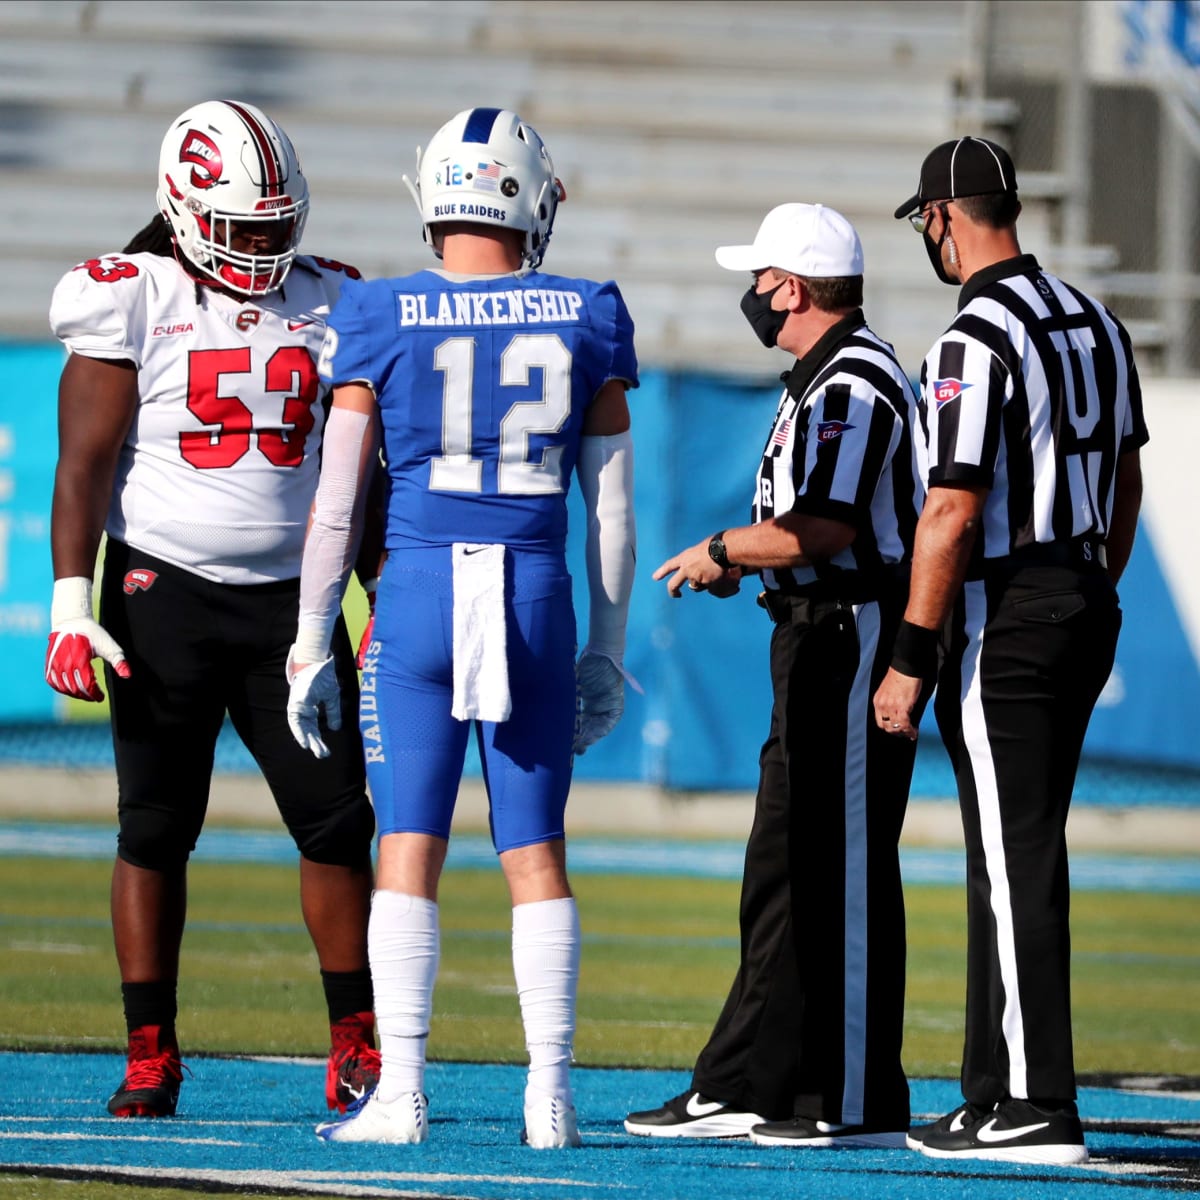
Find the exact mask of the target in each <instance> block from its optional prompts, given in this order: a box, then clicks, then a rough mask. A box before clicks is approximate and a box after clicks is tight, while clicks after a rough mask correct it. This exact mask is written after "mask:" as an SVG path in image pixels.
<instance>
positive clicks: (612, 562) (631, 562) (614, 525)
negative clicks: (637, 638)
mask: <svg viewBox="0 0 1200 1200" xmlns="http://www.w3.org/2000/svg"><path fill="white" fill-rule="evenodd" d="M575 470H576V474H577V475H578V477H579V487H580V490H581V491H582V493H583V500H584V504H585V505H586V508H587V574H588V592H589V594H590V597H591V605H590V613H589V618H590V619H589V623H588V644H587V647H586V648H587V650H590V651H591V652H592V653H594V654H602V655H604V656H606V657H608V658H611V659H612V660H613V662H614V663H616V664H617V666H620V665H621V661H622V658H623V657H624V654H625V622H626V620H627V618H628V616H629V595H630V593H631V592H632V591H633V574H634V568H635V566H636V565H637V529H636V525H635V522H634V515H633V439H632V438H631V437H630V435H629V431H628V430H626V431H625V432H624V433H616V434H610V435H607V436H604V437H584V438H582V439H581V440H580V443H579V460H578V463H577V464H576V468H575Z"/></svg>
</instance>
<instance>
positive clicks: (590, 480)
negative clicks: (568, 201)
mask: <svg viewBox="0 0 1200 1200" xmlns="http://www.w3.org/2000/svg"><path fill="white" fill-rule="evenodd" d="M406 182H407V180H406ZM409 187H410V190H412V192H413V195H414V198H415V199H416V202H417V206H418V208H419V209H420V211H421V217H422V221H423V223H424V233H425V240H426V242H427V243H428V244H429V245H430V247H431V248H432V249H433V252H434V254H435V255H436V256H437V257H438V258H439V259H440V260H441V264H440V266H439V267H431V268H430V269H429V270H425V271H419V272H417V273H416V274H414V275H409V276H406V277H403V278H397V279H385V280H376V281H373V282H370V283H365V284H361V285H356V284H351V285H348V286H347V287H346V288H345V289H344V291H343V293H342V299H341V300H340V301H339V303H338V305H337V307H336V309H335V311H334V312H333V314H332V315H331V317H330V321H329V327H328V334H327V338H326V342H325V349H324V353H323V355H322V360H321V363H320V366H319V370H320V372H321V374H322V376H323V377H324V378H325V379H326V380H327V381H328V382H330V383H332V384H333V387H334V393H333V395H334V400H333V410H332V414H331V417H330V420H329V424H328V427H327V431H326V435H325V452H324V460H323V465H322V473H321V482H320V486H319V489H318V494H317V498H316V502H315V504H314V508H313V516H312V520H311V524H310V530H309V536H308V541H307V544H306V546H305V551H304V563H303V568H302V572H301V598H300V626H299V631H298V634H297V640H296V644H295V646H294V647H293V653H292V656H291V659H290V665H289V677H290V679H291V698H290V702H289V719H290V720H291V723H292V729H293V732H294V733H295V735H296V737H297V740H299V741H301V743H302V744H304V745H307V746H308V747H309V749H311V750H312V751H313V752H314V753H315V754H317V755H318V756H320V755H322V754H323V753H324V744H323V737H322V729H321V724H320V720H321V716H320V714H321V711H322V710H323V711H324V717H325V720H326V721H327V723H328V727H329V728H331V729H333V728H337V727H338V723H339V721H340V711H339V700H338V685H337V679H336V677H335V675H334V672H333V666H332V662H331V659H330V651H329V644H330V643H329V639H330V632H331V630H332V629H333V626H334V622H335V620H336V617H337V614H338V612H339V610H340V602H341V596H342V588H343V585H344V583H345V580H346V578H347V572H348V566H349V564H350V563H352V562H353V559H354V555H355V544H356V541H357V538H358V530H359V527H360V525H361V522H362V509H363V497H364V494H365V490H366V483H367V479H368V477H369V474H370V470H371V467H372V464H373V463H374V461H375V460H376V457H377V455H378V453H379V450H380V448H382V454H383V458H384V459H385V460H386V464H387V473H388V482H389V491H388V498H387V505H386V534H385V539H386V547H387V555H388V557H387V565H386V567H385V569H384V571H383V575H382V577H381V579H380V583H379V588H378V592H377V594H376V607H375V625H374V632H373V635H372V639H371V642H370V644H369V646H368V647H367V651H366V654H365V658H364V664H363V682H362V700H361V704H360V710H359V717H360V724H361V727H362V734H363V739H364V746H365V751H366V758H367V772H368V778H369V782H370V786H371V791H372V794H373V798H374V803H375V809H376V816H377V821H378V827H379V835H380V836H379V863H378V874H377V890H376V892H375V896H374V901H373V905H372V912H371V923H370V931H369V945H370V959H371V969H372V974H373V977H374V982H375V1005H376V1014H377V1020H378V1029H379V1034H380V1039H381V1046H380V1049H381V1053H382V1056H383V1068H382V1074H381V1076H380V1081H379V1086H378V1088H377V1089H376V1090H375V1091H374V1092H373V1093H372V1094H371V1096H370V1097H369V1099H368V1100H367V1102H366V1103H365V1104H363V1105H362V1106H361V1107H359V1108H358V1110H357V1111H354V1112H351V1113H349V1114H348V1116H347V1118H346V1119H345V1120H341V1121H337V1122H331V1123H328V1124H325V1125H321V1126H318V1128H317V1132H318V1133H319V1134H320V1135H321V1136H322V1137H324V1138H326V1139H328V1140H329V1141H346V1142H392V1143H413V1142H423V1141H424V1140H425V1138H426V1136H427V1133H428V1103H427V1100H426V1097H425V1094H424V1069H425V1047H426V1039H427V1036H428V1032H429V1022H430V1013H431V1008H432V997H433V985H434V976H435V974H436V971H437V961H438V908H437V887H438V879H439V876H440V874H441V870H442V866H443V863H444V861H445V857H446V849H447V841H448V838H449V835H450V820H451V815H452V813H453V810H454V802H455V797H456V795H457V792H458V787H459V783H460V779H461V775H462V769H463V762H464V755H465V753H466V748H467V740H468V738H469V737H470V735H471V733H472V730H474V733H475V736H476V739H477V742H478V746H479V751H480V757H481V760H482V763H483V772H484V781H485V783H486V786H487V790H488V797H489V801H490V806H491V817H490V819H491V828H492V837H493V841H494V843H495V847H496V850H497V852H498V854H499V858H500V865H501V867H502V868H503V870H504V874H505V878H506V880H507V882H508V887H509V891H510V894H511V898H512V904H513V969H514V974H515V976H516V983H517V991H518V995H519V998H520V1005H521V1015H522V1020H523V1022H524V1027H525V1040H526V1045H527V1048H528V1051H529V1057H530V1066H529V1074H528V1079H527V1084H526V1088H525V1096H524V1118H525V1130H524V1134H523V1137H524V1140H525V1141H526V1142H527V1143H528V1144H529V1145H531V1146H535V1147H539V1148H550V1147H561V1146H577V1145H579V1132H578V1127H577V1122H576V1116H575V1107H574V1100H573V1097H572V1092H571V1083H570V1079H569V1075H568V1067H569V1064H570V1061H571V1046H572V1040H573V1037H574V1029H575V992H576V983H577V980H578V974H579V943H580V935H579V919H578V915H577V913H576V908H575V901H574V899H573V898H572V895H571V889H570V885H569V883H568V881H567V873H566V857H565V847H564V834H563V813H564V809H565V806H566V800H567V791H568V788H569V786H570V782H571V768H572V757H573V754H576V753H582V752H583V751H584V750H585V749H586V747H588V746H589V745H591V744H592V743H593V742H595V741H596V740H597V739H599V738H601V737H603V736H604V735H605V734H606V733H608V732H609V731H610V730H611V729H612V728H613V726H614V725H615V724H616V723H617V721H618V720H619V718H620V716H621V712H622V710H623V707H624V678H625V676H624V669H623V666H622V657H623V654H624V648H625V622H626V617H627V613H628V608H629V594H630V590H631V587H632V583H633V570H634V559H635V536H634V518H633V506H632V498H633V462H632V443H631V440H630V434H629V409H628V406H627V404H626V396H625V393H626V389H627V388H629V387H635V386H636V385H637V360H636V357H635V355H634V349H633V325H632V322H631V321H630V318H629V314H628V312H627V310H626V308H625V304H624V302H623V301H622V299H621V295H620V292H619V291H618V290H617V287H616V285H615V284H613V283H594V282H592V281H590V280H586V279H568V278H564V277H561V276H556V275H547V274H543V273H542V272H541V271H540V270H539V267H540V264H541V261H542V256H543V255H544V253H545V251H546V245H547V242H548V241H549V238H550V231H551V228H552V226H553V224H554V217H555V212H556V210H557V207H558V205H559V203H561V202H562V200H563V199H565V194H564V191H563V188H562V185H561V183H560V182H559V181H558V179H557V178H556V176H555V174H554V167H553V164H552V162H551V159H550V155H549V153H548V152H547V150H546V147H545V146H544V145H543V143H542V139H541V138H540V137H539V136H538V134H537V133H536V132H535V131H534V130H533V129H531V128H530V127H529V125H527V124H526V123H525V122H524V121H522V120H521V118H520V117H519V116H517V114H516V113H513V112H509V111H505V110H499V109H492V108H486V109H485V108H476V109H471V110H468V111H466V112H462V113H459V114H458V115H457V116H456V117H454V118H453V119H452V120H451V121H449V122H448V123H447V124H446V125H444V126H443V127H442V128H441V129H440V130H439V131H438V132H437V133H436V134H435V135H434V137H433V139H432V141H431V142H430V143H429V145H428V147H427V148H426V150H425V152H424V153H423V154H422V153H421V152H420V151H418V156H417V183H416V186H415V187H413V186H412V184H409ZM572 473H574V474H575V475H576V477H577V478H578V481H579V485H580V488H581V490H582V493H583V497H584V501H585V504H586V510H587V575H588V590H589V597H590V608H589V636H588V642H587V645H586V646H585V648H584V650H583V652H582V654H581V655H580V656H579V660H578V663H576V662H575V647H576V632H575V615H574V609H573V605H572V597H571V579H570V576H569V575H568V573H567V568H566V561H565V541H566V531H567V508H566V493H567V489H568V486H569V483H570V478H571V475H572Z"/></svg>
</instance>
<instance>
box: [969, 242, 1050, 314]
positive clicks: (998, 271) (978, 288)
mask: <svg viewBox="0 0 1200 1200" xmlns="http://www.w3.org/2000/svg"><path fill="white" fill-rule="evenodd" d="M1041 269H1042V268H1041V267H1040V266H1038V260H1037V259H1036V258H1035V257H1034V256H1033V255H1032V254H1018V255H1017V256H1016V257H1015V258H1005V259H1001V261H1000V262H997V263H992V265H991V266H990V267H983V268H981V269H980V270H978V271H976V272H975V274H974V275H972V276H971V278H970V279H968V280H967V282H966V283H964V284H963V285H962V290H961V291H960V292H959V293H958V311H959V312H962V310H963V309H964V308H966V307H967V305H968V304H970V303H971V301H972V300H974V299H975V297H976V296H978V295H979V293H980V292H982V291H983V289H984V288H985V287H988V286H989V285H990V284H993V283H995V282H996V281H997V280H999V279H1007V278H1008V277H1009V276H1010V275H1029V274H1031V273H1032V272H1034V271H1040V270H1041Z"/></svg>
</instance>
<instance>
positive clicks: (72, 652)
mask: <svg viewBox="0 0 1200 1200" xmlns="http://www.w3.org/2000/svg"><path fill="white" fill-rule="evenodd" d="M94 658H102V659H104V660H105V662H108V663H110V664H111V665H112V668H113V670H114V671H116V673H117V674H118V675H119V676H120V677H121V678H122V679H128V678H129V675H130V671H129V664H128V663H127V662H126V661H125V651H124V650H122V649H121V647H120V646H119V645H117V643H116V641H115V639H114V638H113V637H112V636H111V635H110V634H109V633H108V632H107V631H106V630H105V629H104V628H103V626H101V625H100V624H99V623H98V622H97V621H96V620H94V619H93V617H92V581H91V580H90V579H84V578H82V577H72V578H69V579H56V580H55V581H54V596H53V598H52V600H51V601H50V644H49V646H47V648H46V682H47V683H48V684H49V685H50V686H51V687H52V688H53V689H54V690H55V691H56V692H62V694H63V695H64V696H72V697H74V698H75V699H76V700H95V701H100V700H103V699H104V692H103V691H102V690H101V689H100V685H99V684H98V683H97V682H96V672H95V670H94V669H93V667H92V659H94Z"/></svg>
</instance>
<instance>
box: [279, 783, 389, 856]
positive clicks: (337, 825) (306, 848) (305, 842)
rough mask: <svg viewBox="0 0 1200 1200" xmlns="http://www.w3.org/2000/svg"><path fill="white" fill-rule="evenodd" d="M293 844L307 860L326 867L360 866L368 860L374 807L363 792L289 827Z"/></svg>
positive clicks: (373, 829) (373, 832)
mask: <svg viewBox="0 0 1200 1200" xmlns="http://www.w3.org/2000/svg"><path fill="white" fill-rule="evenodd" d="M289 832H290V833H291V835H292V839H293V841H295V843H296V848H297V849H298V850H299V851H300V853H301V854H303V855H304V857H305V858H307V859H309V860H310V861H311V862H315V863H320V864H321V865H322V866H328V867H360V866H362V865H363V864H364V863H369V862H370V860H371V842H372V840H373V839H374V837H375V810H374V809H373V808H372V807H371V802H370V801H369V800H368V799H367V796H366V793H365V792H359V793H358V794H357V795H356V796H354V797H353V798H352V799H350V800H348V801H346V802H344V803H342V804H340V805H338V806H336V807H331V808H329V809H328V810H327V811H325V812H322V813H320V814H319V815H315V816H313V817H312V819H310V820H309V821H307V822H306V823H304V824H303V825H292V826H290V827H289Z"/></svg>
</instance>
